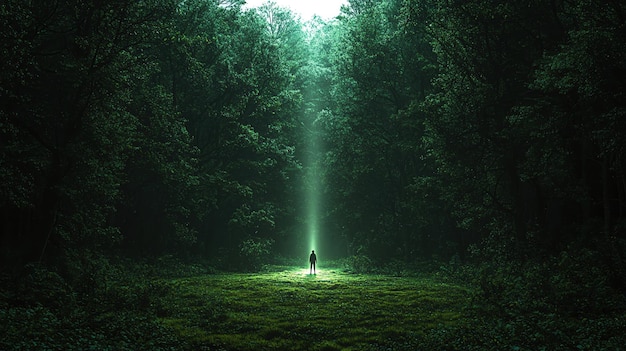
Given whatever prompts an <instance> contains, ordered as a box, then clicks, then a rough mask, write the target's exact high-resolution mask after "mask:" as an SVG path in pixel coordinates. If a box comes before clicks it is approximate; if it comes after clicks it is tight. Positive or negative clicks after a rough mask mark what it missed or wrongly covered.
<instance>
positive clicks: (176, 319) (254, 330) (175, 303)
mask: <svg viewBox="0 0 626 351" xmlns="http://www.w3.org/2000/svg"><path fill="white" fill-rule="evenodd" d="M167 285H169V288H168V289H166V290H167V291H168V293H167V296H164V297H163V299H162V300H161V301H162V306H161V311H160V313H159V314H160V321H161V323H163V325H165V326H166V327H168V328H171V329H172V330H173V331H174V332H175V333H176V334H178V335H179V336H180V337H181V338H182V339H184V340H185V341H186V342H188V343H189V347H191V348H195V349H210V350H387V349H389V350H399V349H402V350H418V349H422V347H423V346H424V343H425V342H426V341H427V339H429V335H431V334H432V332H433V331H435V330H438V329H449V327H452V326H459V324H463V323H466V320H465V319H464V315H463V308H464V306H467V305H468V299H469V298H470V295H471V294H470V292H469V291H468V289H467V288H465V287H463V286H458V285H450V284H445V283H442V282H438V281H435V280H432V279H425V278H421V279H420V278H415V277H394V276H382V275H361V274H359V275H356V274H349V273H345V272H342V271H341V270H339V269H321V270H319V271H318V272H317V274H315V275H311V274H309V272H308V271H307V270H303V269H298V268H293V267H282V268H281V269H276V270H275V271H273V272H264V273H255V274H217V275H203V276H196V277H188V278H181V279H174V280H169V281H167ZM452 329H456V328H452Z"/></svg>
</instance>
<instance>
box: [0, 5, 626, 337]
mask: <svg viewBox="0 0 626 351" xmlns="http://www.w3.org/2000/svg"><path fill="white" fill-rule="evenodd" d="M244 3H245V1H243V0H185V1H182V0H144V1H135V2H133V1H131V2H128V1H122V0H112V1H86V0H54V1H46V2H33V1H22V0H5V1H3V2H2V3H1V4H0V48H1V50H0V222H1V223H0V265H1V266H0V281H2V282H3V283H5V284H3V286H4V287H6V288H5V289H4V290H0V298H2V304H0V310H1V311H2V315H1V316H2V318H5V319H6V320H13V321H15V320H22V319H24V320H27V319H28V318H27V317H28V316H26V314H29V313H30V314H36V315H37V316H40V317H41V316H43V317H45V318H49V319H50V318H51V319H54V318H56V317H55V315H52V314H49V311H48V310H46V309H45V308H43V307H42V305H43V306H48V307H50V306H51V305H55V304H58V306H52V307H51V308H54V309H55V311H56V309H62V305H64V304H67V305H68V306H76V305H77V304H81V303H82V302H81V301H83V299H87V300H88V299H89V297H90V296H91V297H94V296H108V297H107V298H113V297H111V294H110V291H109V290H108V289H109V286H108V285H107V282H108V281H109V278H107V277H110V276H111V274H114V275H115V274H118V273H119V272H117V273H112V272H113V271H115V269H114V268H113V266H111V265H110V260H114V259H120V258H121V257H125V258H130V259H132V260H139V259H142V260H143V259H146V258H155V257H160V256H163V255H174V256H177V257H179V258H185V259H188V258H190V257H191V258H192V261H193V260H201V261H202V262H208V264H209V265H211V266H214V267H218V268H219V269H225V270H258V269H260V268H261V267H262V265H263V264H265V263H269V262H271V261H272V259H273V258H274V259H275V258H276V257H277V256H283V257H294V256H304V257H306V255H307V250H310V248H308V247H307V246H306V245H307V242H306V240H307V239H306V238H305V236H306V230H307V229H306V227H307V224H308V221H310V218H307V216H310V214H311V213H314V214H315V215H316V221H318V222H319V231H320V238H322V239H323V240H320V243H319V246H320V247H319V248H318V250H317V252H318V254H319V255H320V259H321V261H322V262H323V260H324V259H325V258H328V257H329V256H335V257H346V256H347V257H349V258H348V262H351V265H352V268H353V269H356V270H360V271H368V270H374V269H379V268H380V267H390V266H393V265H397V266H399V267H400V266H403V265H406V264H413V263H415V262H418V261H429V260H437V261H438V262H444V263H445V265H444V268H445V269H444V270H445V271H446V272H448V273H449V274H450V275H451V276H455V277H457V278H459V279H463V280H465V282H466V283H468V284H471V285H472V286H475V287H476V289H477V291H478V293H477V298H479V299H480V300H481V301H483V302H484V303H485V305H487V306H489V307H488V308H487V307H484V306H483V307H484V308H486V309H487V310H488V313H493V314H497V315H499V316H502V318H510V319H511V320H513V319H515V318H514V317H513V316H531V315H533V316H537V315H535V314H536V313H538V315H540V316H543V317H545V316H550V315H554V314H555V313H556V314H559V315H566V316H568V318H575V317H576V316H578V315H591V314H602V313H609V314H610V313H615V312H616V311H620V310H621V309H623V308H624V306H623V300H620V299H619V298H618V296H619V294H622V297H623V294H624V292H626V268H625V267H626V135H625V134H624V133H625V131H626V124H625V123H626V122H624V121H626V96H625V94H626V22H625V21H626V20H625V18H626V5H624V4H622V3H621V2H619V1H598V0H520V1H515V2H501V1H493V0H470V1H444V0H383V1H373V0H350V1H349V4H348V5H347V6H345V7H343V9H342V12H341V15H340V16H339V17H337V18H336V19H334V20H332V21H328V22H324V21H322V20H321V19H319V18H315V19H313V20H312V21H310V22H308V23H306V24H303V23H302V22H301V20H300V19H298V18H297V16H295V15H294V14H292V13H291V12H290V11H288V10H286V9H283V8H280V7H278V6H277V5H275V4H273V3H268V4H266V5H264V6H262V7H260V8H259V9H255V10H246V9H245V8H244V7H243V5H244ZM312 192H314V193H316V196H317V198H316V199H317V200H315V206H316V208H314V209H312V207H311V203H312V202H311V201H313V200H311V199H310V198H308V196H309V194H311V193H312ZM324 255H326V256H324ZM468 262H471V263H472V265H471V266H470V268H468V267H465V266H464V264H465V263H468ZM381 269H382V268H381ZM120 274H121V273H120ZM120 279H122V278H120ZM118 280H119V279H118ZM52 287H54V288H52ZM11 289H12V290H11ZM16 289H17V290H16ZM50 289H52V290H50ZM146 289H149V288H146ZM16 291H21V292H25V291H30V292H29V293H28V294H27V295H23V294H22V295H20V293H18V292H16ZM37 292H39V294H40V296H39V297H42V300H41V301H38V302H37V298H36V297H37V296H35V295H37ZM151 293H153V292H147V293H146V294H147V295H150V294H151ZM154 293H156V292H154ZM29 294H30V295H29ZM98 294H100V295H98ZM30 297H32V298H30ZM44 297H45V298H44ZM598 301H605V303H598ZM112 304H113V303H112ZM14 305H19V308H18V309H11V308H9V306H14ZM20 313H24V315H22V314H20ZM67 313H69V312H67ZM7 316H9V317H7ZM67 316H70V317H68V318H70V319H71V318H74V317H72V316H71V313H69V314H67ZM543 317H542V318H543ZM76 318H79V317H76ZM80 318H82V317H80ZM80 318H79V319H80ZM129 318H133V320H134V318H139V317H137V316H136V315H133V316H130V315H129ZM520 318H521V317H520ZM546 318H547V317H546ZM528 321H529V319H523V318H522V319H520V320H515V321H514V323H513V322H512V323H513V325H515V326H517V327H519V328H523V325H524V323H529V322H528ZM51 323H52V324H55V323H56V324H58V325H62V324H63V323H66V322H65V321H62V320H53V321H52V322H51ZM515 323H517V324H515ZM620 323H621V322H620ZM56 324H55V325H56ZM113 324H114V323H112V324H111V327H113V326H112V325H113ZM142 325H143V324H142ZM145 328H146V330H148V331H147V332H149V333H157V332H158V326H155V325H151V324H149V323H148V324H145ZM155 328H156V329H155ZM138 333H139V332H138ZM68 337H69V336H68ZM94 337H96V338H103V336H101V335H97V336H94ZM128 337H129V338H133V337H134V336H133V335H129V336H128ZM515 337H518V338H520V339H523V335H516V336H515ZM156 341H158V340H156V339H155V342H156ZM93 342H95V344H94V343H92V344H91V345H98V342H99V341H98V340H95V341H93ZM164 342H165V341H164ZM166 344H167V343H166V342H165V344H164V346H163V348H167V347H169V345H166ZM538 344H539V342H538V343H537V345H538ZM85 345H89V342H87V341H85ZM27 346H28V345H25V346H24V347H27ZM30 346H33V347H34V345H30Z"/></svg>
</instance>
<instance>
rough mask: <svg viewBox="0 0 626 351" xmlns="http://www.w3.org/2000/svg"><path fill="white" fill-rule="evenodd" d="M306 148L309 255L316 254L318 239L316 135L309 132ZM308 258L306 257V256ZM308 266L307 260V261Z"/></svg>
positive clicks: (318, 151) (318, 199) (318, 188)
mask: <svg viewBox="0 0 626 351" xmlns="http://www.w3.org/2000/svg"><path fill="white" fill-rule="evenodd" d="M309 134H310V135H309V136H308V138H307V143H306V148H307V157H306V159H305V162H306V165H305V167H306V168H305V169H306V174H305V183H306V184H305V200H306V227H307V237H308V241H309V243H308V244H309V245H308V246H309V250H308V252H309V254H310V253H311V250H315V252H316V253H318V252H319V251H318V249H319V247H318V246H319V240H318V239H319V238H320V213H319V212H320V197H321V196H320V193H321V186H320V183H321V181H320V179H321V177H322V175H321V172H320V169H319V168H320V166H319V160H318V157H319V153H320V146H319V140H318V137H317V133H316V132H315V131H314V130H312V131H311V130H309ZM307 258H308V256H307ZM307 264H308V260H307Z"/></svg>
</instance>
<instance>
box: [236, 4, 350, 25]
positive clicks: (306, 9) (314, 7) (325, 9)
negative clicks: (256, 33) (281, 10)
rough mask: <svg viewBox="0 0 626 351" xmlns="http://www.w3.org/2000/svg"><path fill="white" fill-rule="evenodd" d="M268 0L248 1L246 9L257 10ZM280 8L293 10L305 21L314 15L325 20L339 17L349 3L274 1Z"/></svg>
mask: <svg viewBox="0 0 626 351" xmlns="http://www.w3.org/2000/svg"><path fill="white" fill-rule="evenodd" d="M266 2H267V0H248V1H247V3H246V6H245V7H246V8H256V7H259V6H261V5H263V4H264V3H266ZM274 2H275V3H276V4H277V5H278V6H280V7H286V8H289V9H291V10H292V11H293V12H294V13H295V14H297V15H299V16H300V17H301V18H302V20H303V21H307V20H310V19H311V18H312V17H313V15H318V16H320V17H322V18H323V19H332V18H334V17H336V16H337V15H339V10H340V9H341V5H345V4H347V3H348V1H347V0H274Z"/></svg>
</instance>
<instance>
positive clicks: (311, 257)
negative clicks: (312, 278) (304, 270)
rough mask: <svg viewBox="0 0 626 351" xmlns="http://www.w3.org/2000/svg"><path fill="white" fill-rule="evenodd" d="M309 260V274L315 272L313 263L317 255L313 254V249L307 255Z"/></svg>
mask: <svg viewBox="0 0 626 351" xmlns="http://www.w3.org/2000/svg"><path fill="white" fill-rule="evenodd" d="M309 262H310V263H311V267H310V268H309V274H311V273H313V274H315V263H316V262H317V256H316V255H315V250H311V256H309Z"/></svg>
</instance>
